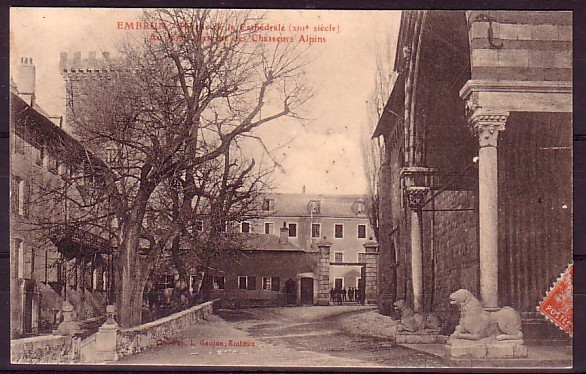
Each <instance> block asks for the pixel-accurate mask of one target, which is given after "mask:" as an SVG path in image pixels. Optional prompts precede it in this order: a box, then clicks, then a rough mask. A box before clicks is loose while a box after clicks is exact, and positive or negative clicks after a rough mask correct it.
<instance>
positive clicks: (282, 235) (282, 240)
mask: <svg viewBox="0 0 586 374" xmlns="http://www.w3.org/2000/svg"><path fill="white" fill-rule="evenodd" d="M288 242H289V228H288V227H287V223H285V222H283V227H281V229H280V232H279V244H287V243H288Z"/></svg>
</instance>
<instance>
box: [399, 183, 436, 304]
mask: <svg viewBox="0 0 586 374" xmlns="http://www.w3.org/2000/svg"><path fill="white" fill-rule="evenodd" d="M429 190H430V188H429V187H422V186H410V187H406V188H405V193H406V195H407V204H408V205H409V208H410V209H411V278H412V284H413V309H414V310H415V311H416V312H423V248H422V240H421V208H422V207H423V204H424V203H425V200H426V198H427V195H428V192H429Z"/></svg>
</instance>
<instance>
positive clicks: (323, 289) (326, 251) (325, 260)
mask: <svg viewBox="0 0 586 374" xmlns="http://www.w3.org/2000/svg"><path fill="white" fill-rule="evenodd" d="M316 245H317V248H318V249H319V258H318V260H317V261H318V262H317V277H318V290H317V305H330V248H331V247H332V243H330V242H328V241H327V240H326V237H325V236H324V238H323V239H322V240H320V241H319V242H317V244H316Z"/></svg>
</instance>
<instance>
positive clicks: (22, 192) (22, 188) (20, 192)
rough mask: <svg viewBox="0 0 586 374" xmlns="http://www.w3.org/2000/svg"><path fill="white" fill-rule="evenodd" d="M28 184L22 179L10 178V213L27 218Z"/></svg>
mask: <svg viewBox="0 0 586 374" xmlns="http://www.w3.org/2000/svg"><path fill="white" fill-rule="evenodd" d="M29 187H30V186H29V184H28V183H26V182H25V181H24V180H22V178H19V177H16V176H12V183H11V191H10V193H11V195H12V201H11V203H12V211H13V212H14V213H16V214H18V215H20V216H23V217H28V208H29V200H30V191H29Z"/></svg>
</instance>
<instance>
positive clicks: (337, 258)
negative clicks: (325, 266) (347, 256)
mask: <svg viewBox="0 0 586 374" xmlns="http://www.w3.org/2000/svg"><path fill="white" fill-rule="evenodd" d="M334 262H344V252H334Z"/></svg>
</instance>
